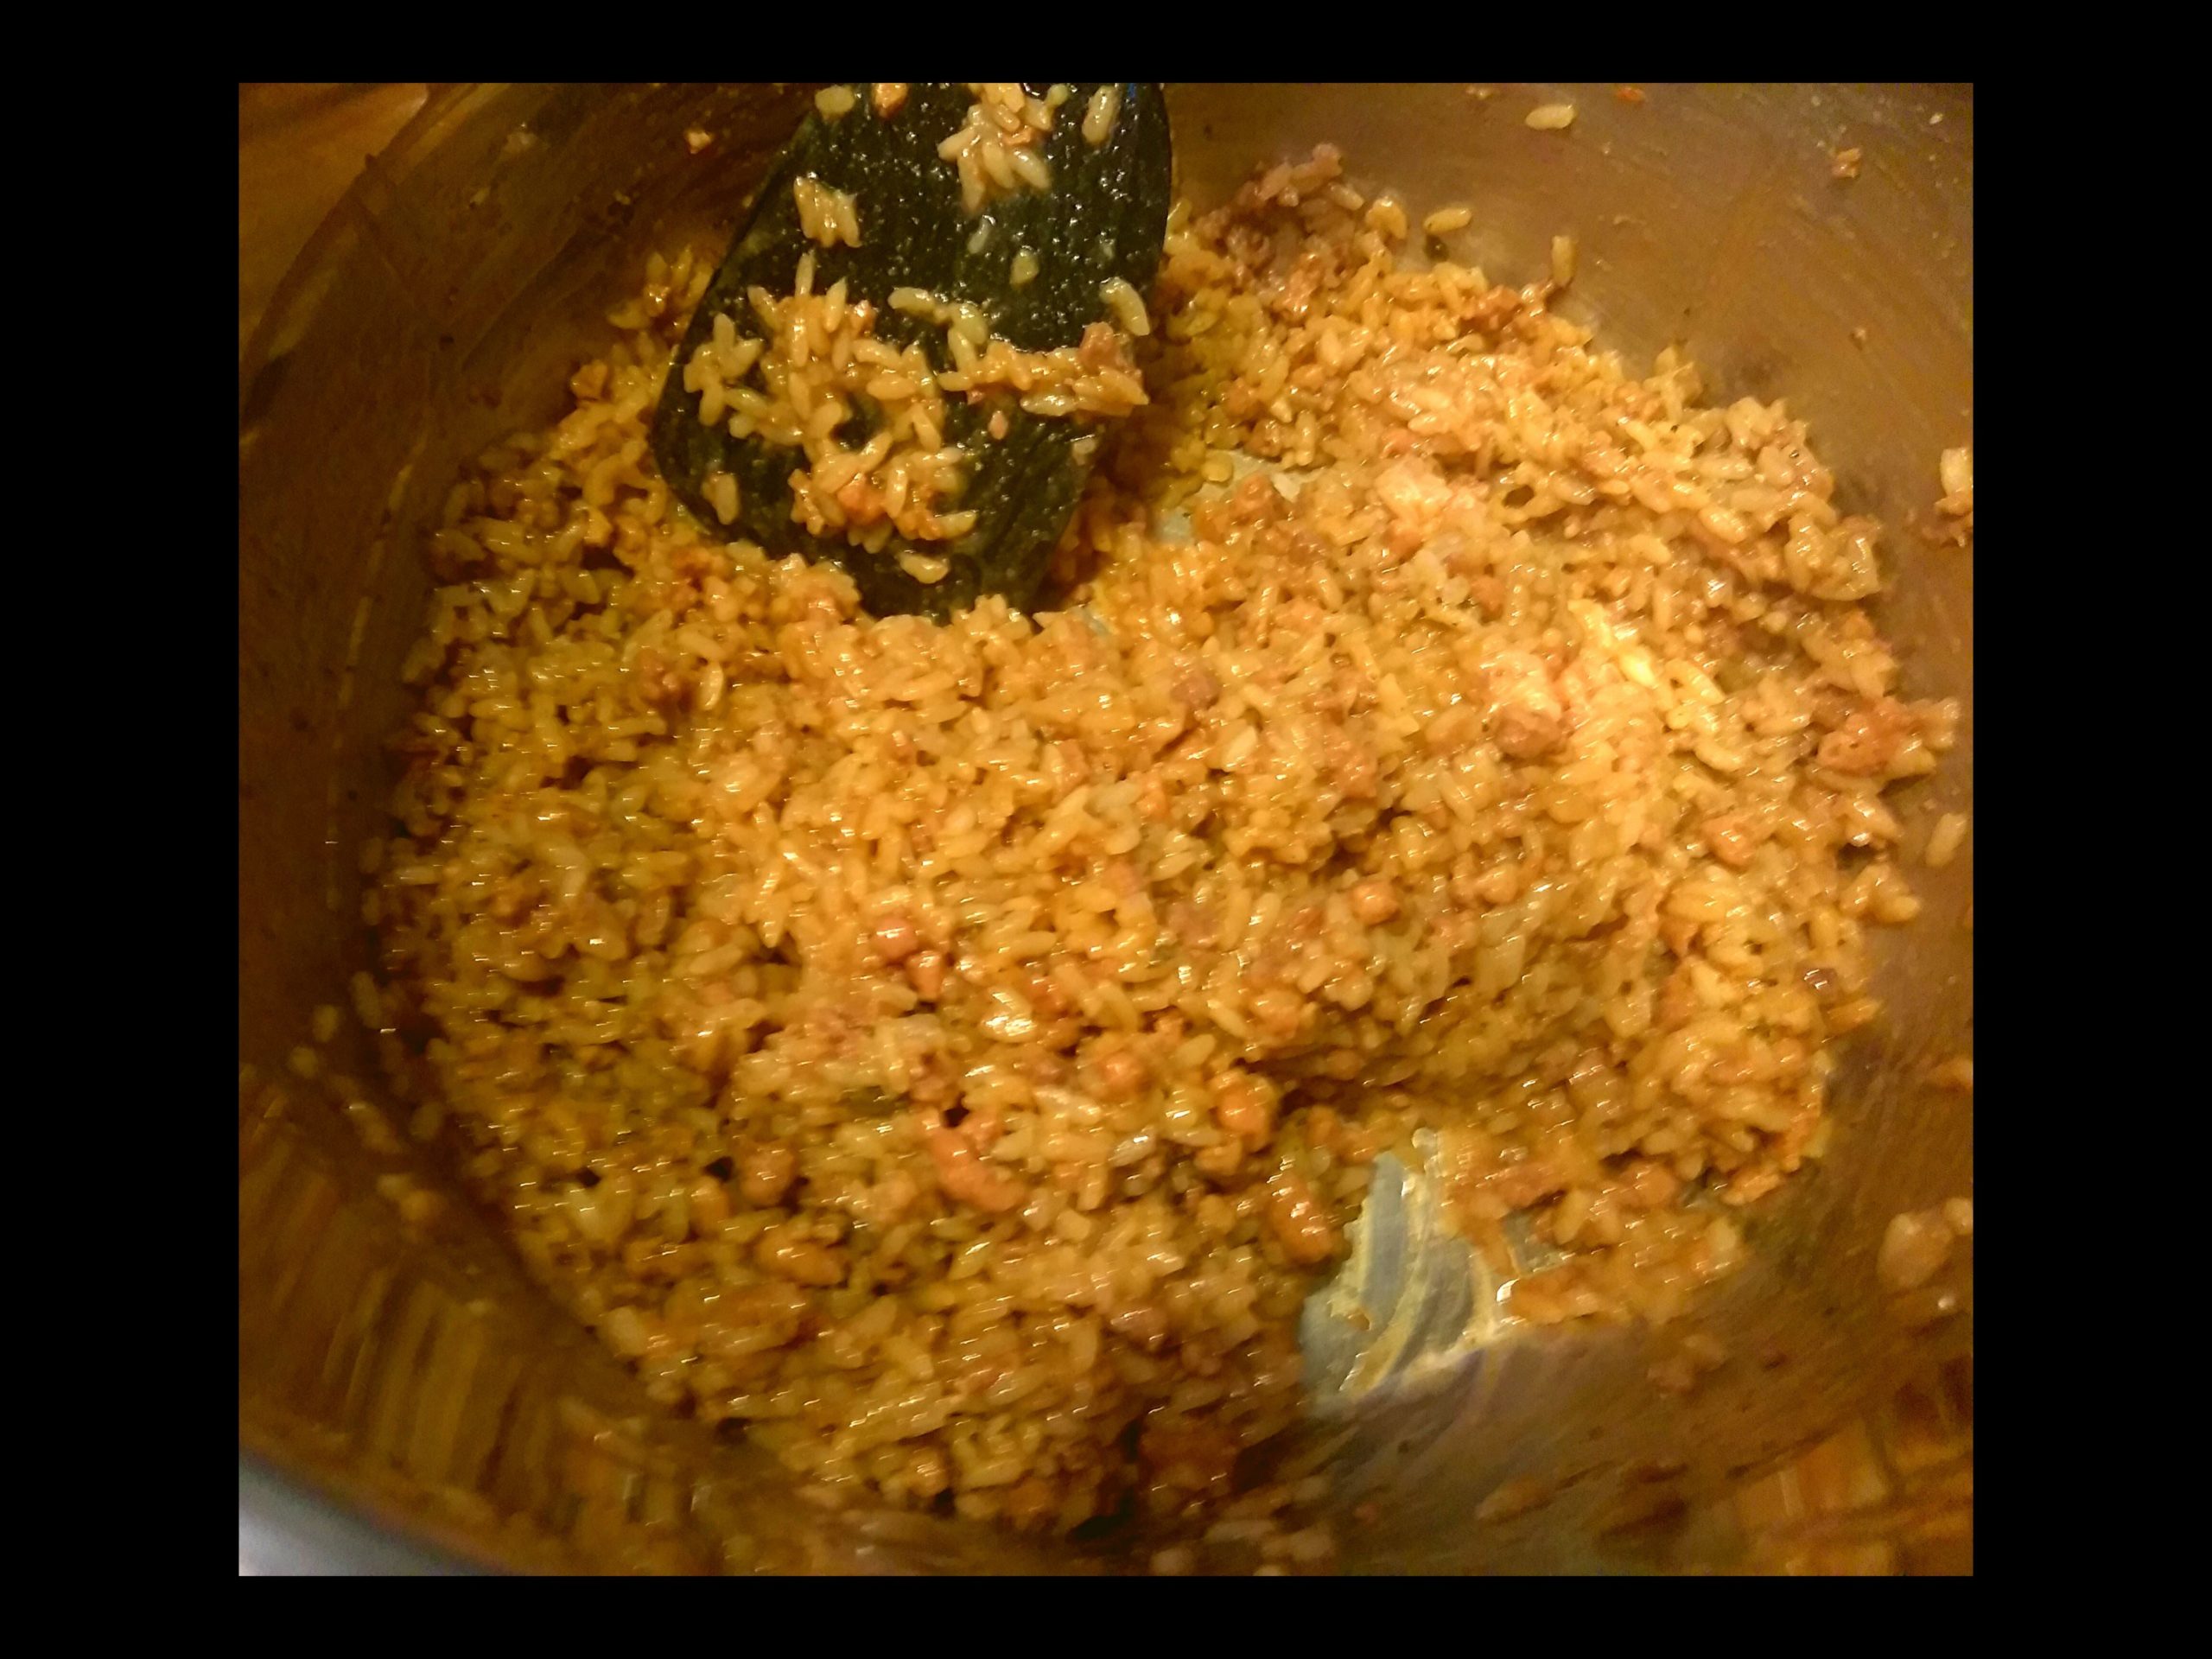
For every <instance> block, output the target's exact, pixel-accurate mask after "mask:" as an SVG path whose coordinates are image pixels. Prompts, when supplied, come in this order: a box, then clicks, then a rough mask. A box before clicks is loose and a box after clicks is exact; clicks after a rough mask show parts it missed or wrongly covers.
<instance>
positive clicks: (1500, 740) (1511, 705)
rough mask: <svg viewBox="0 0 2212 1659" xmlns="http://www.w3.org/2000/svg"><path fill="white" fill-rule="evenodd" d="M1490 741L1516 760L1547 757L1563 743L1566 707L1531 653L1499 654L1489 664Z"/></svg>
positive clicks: (1539, 663)
mask: <svg viewBox="0 0 2212 1659" xmlns="http://www.w3.org/2000/svg"><path fill="white" fill-rule="evenodd" d="M1489 684H1490V731H1491V741H1493V742H1495V743H1496V744H1497V747H1499V748H1500V749H1502V750H1503V751H1504V753H1506V754H1508V755H1510V757H1511V758H1512V759H1514V760H1537V759H1540V758H1541V757H1542V756H1544V755H1547V754H1549V753H1551V752H1552V751H1553V750H1554V749H1556V748H1557V747H1559V746H1560V743H1561V742H1562V741H1565V739H1566V737H1567V705H1566V704H1565V703H1563V702H1560V695H1559V690H1558V688H1557V686H1555V685H1554V683H1553V681H1552V677H1551V673H1550V671H1549V670H1548V669H1547V668H1546V667H1545V666H1544V664H1543V663H1542V661H1541V659H1539V658H1537V657H1536V656H1535V654H1534V653H1533V652H1525V651H1508V652H1500V653H1499V654H1498V656H1497V658H1495V659H1494V660H1493V661H1492V662H1491V664H1490V670H1489Z"/></svg>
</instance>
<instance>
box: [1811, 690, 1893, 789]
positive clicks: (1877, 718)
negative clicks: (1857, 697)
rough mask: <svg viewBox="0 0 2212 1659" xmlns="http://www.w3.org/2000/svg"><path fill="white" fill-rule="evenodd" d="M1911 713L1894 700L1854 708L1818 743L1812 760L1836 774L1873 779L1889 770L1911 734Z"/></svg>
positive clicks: (1881, 699) (1883, 699) (1886, 699)
mask: <svg viewBox="0 0 2212 1659" xmlns="http://www.w3.org/2000/svg"><path fill="white" fill-rule="evenodd" d="M1912 731H1913V720H1912V713H1911V711H1910V709H1907V708H1906V707H1905V706H1904V704H1903V703H1901V702H1898V701H1897V699H1896V698H1894V697H1877V698H1876V699H1875V700H1874V701H1873V702H1870V703H1866V704H1863V705H1862V706H1860V707H1859V708H1856V709H1853V710H1852V711H1851V712H1850V713H1849V714H1847V715H1845V716H1844V717H1843V719H1842V721H1840V722H1839V723H1838V725H1837V726H1836V728H1835V729H1834V731H1832V732H1830V733H1828V734H1827V736H1825V737H1823V738H1822V739H1821V746H1820V748H1819V750H1818V752H1817V753H1816V755H1815V758H1816V759H1817V760H1819V761H1820V763H1821V765H1822V766H1827V767H1830V768H1832V769H1833V770H1834V771H1837V772H1850V773H1851V774H1852V775H1853V776H1854V777H1861V778H1864V777H1872V775H1873V774H1875V773H1876V772H1884V771H1886V770H1888V768H1889V766H1890V765H1891V762H1893V761H1894V760H1896V759H1897V756H1898V754H1899V753H1901V752H1902V751H1903V750H1904V745H1905V740H1906V739H1907V738H1909V737H1910V736H1911V735H1912Z"/></svg>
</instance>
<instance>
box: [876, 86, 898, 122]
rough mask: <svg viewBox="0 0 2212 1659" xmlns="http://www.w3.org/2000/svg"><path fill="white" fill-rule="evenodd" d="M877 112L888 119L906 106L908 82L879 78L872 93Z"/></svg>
mask: <svg viewBox="0 0 2212 1659" xmlns="http://www.w3.org/2000/svg"><path fill="white" fill-rule="evenodd" d="M870 101H871V102H872V103H873V104H874V106H875V112H876V113H877V114H878V115H880V116H881V117H882V118H884V119H885V120H886V121H888V120H889V119H890V118H892V117H893V116H894V115H896V114H898V113H899V111H901V110H903V109H905V108H906V82H905V81H903V80H879V81H877V82H876V83H875V89H874V92H873V93H872V94H871V95H870Z"/></svg>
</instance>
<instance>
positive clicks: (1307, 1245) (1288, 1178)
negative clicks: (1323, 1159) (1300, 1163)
mask: <svg viewBox="0 0 2212 1659" xmlns="http://www.w3.org/2000/svg"><path fill="white" fill-rule="evenodd" d="M1268 1226H1269V1227H1271V1228H1273V1229H1274V1235H1275V1238H1276V1239H1277V1241H1278V1242H1279V1243H1281V1245H1282V1249H1283V1254H1284V1255H1287V1256H1288V1257H1289V1258H1290V1259H1291V1260H1292V1261H1294V1262H1297V1263H1298V1264H1299V1265H1300V1266H1301V1267H1312V1266H1313V1264H1314V1263H1316V1262H1325V1261H1327V1260H1328V1259H1329V1258H1330V1257H1331V1256H1332V1255H1335V1254H1336V1253H1337V1252H1338V1249H1341V1248H1342V1246H1343V1243H1344V1235H1343V1234H1342V1233H1341V1232H1339V1231H1338V1229H1337V1224H1336V1223H1335V1222H1333V1221H1332V1220H1331V1219H1330V1218H1329V1212H1328V1211H1326V1210H1325V1209H1323V1208H1322V1207H1321V1202H1320V1200H1319V1199H1318V1198H1315V1197H1314V1196H1313V1188H1312V1187H1310V1186H1308V1185H1306V1180H1305V1178H1304V1177H1303V1176H1301V1175H1299V1174H1298V1173H1295V1172H1294V1171H1291V1170H1285V1171H1283V1172H1282V1173H1281V1174H1279V1175H1277V1176H1276V1177H1275V1178H1274V1179H1273V1180H1272V1181H1269V1182H1268Z"/></svg>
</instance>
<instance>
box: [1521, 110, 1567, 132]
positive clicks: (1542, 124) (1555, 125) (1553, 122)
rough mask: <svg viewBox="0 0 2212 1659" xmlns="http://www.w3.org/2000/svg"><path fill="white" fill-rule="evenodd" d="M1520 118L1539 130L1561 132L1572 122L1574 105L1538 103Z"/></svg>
mask: <svg viewBox="0 0 2212 1659" xmlns="http://www.w3.org/2000/svg"><path fill="white" fill-rule="evenodd" d="M1523 119H1524V120H1525V121H1526V122H1527V123H1528V124H1529V125H1530V126H1532V127H1534V128H1535V130H1537V131H1539V132H1562V131H1564V130H1566V129H1567V128H1568V127H1571V126H1573V124H1574V105H1572V104H1539V105H1537V106H1536V107H1535V109H1533V110H1531V111H1529V113H1528V114H1527V115H1526V116H1525V117H1523Z"/></svg>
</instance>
